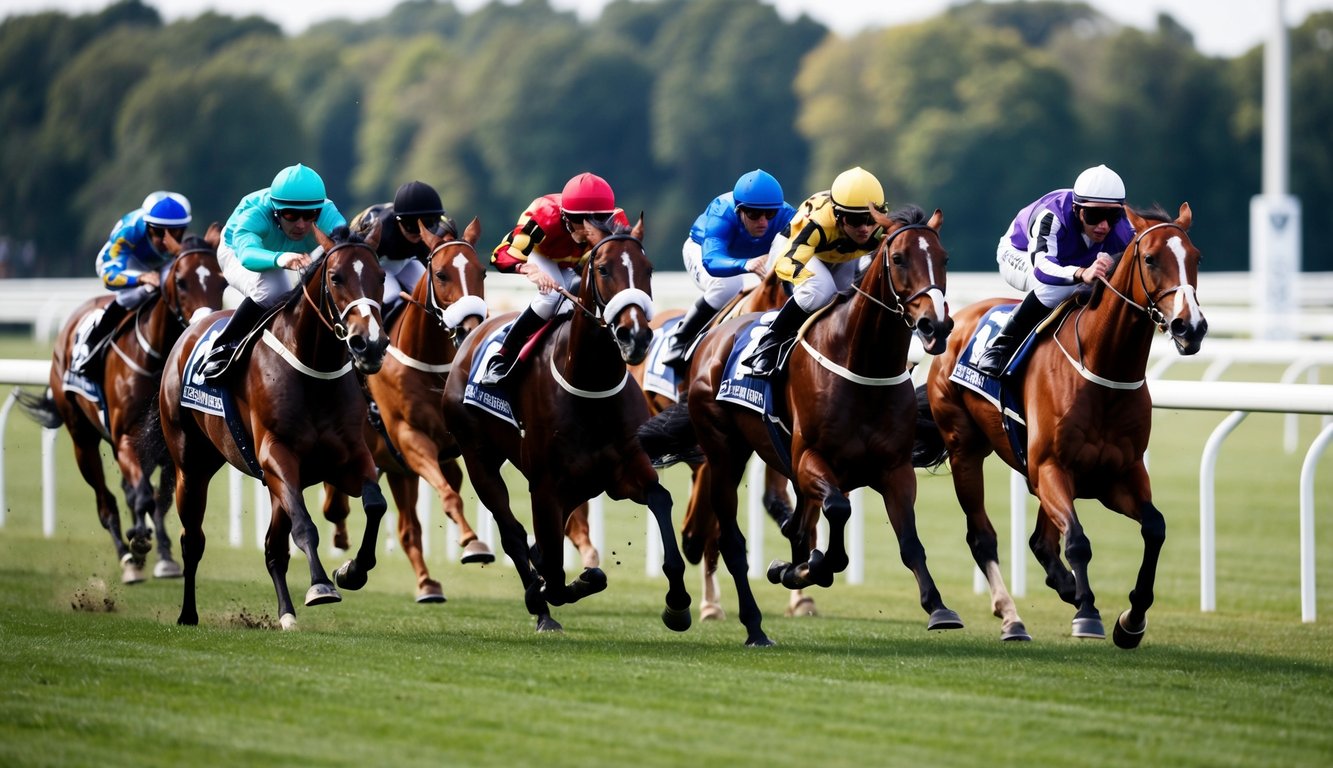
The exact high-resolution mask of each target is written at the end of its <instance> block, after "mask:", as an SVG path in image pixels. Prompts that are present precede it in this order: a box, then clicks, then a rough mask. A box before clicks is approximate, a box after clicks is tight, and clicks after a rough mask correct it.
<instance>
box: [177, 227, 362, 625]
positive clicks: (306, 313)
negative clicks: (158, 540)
mask: <svg viewBox="0 0 1333 768" xmlns="http://www.w3.org/2000/svg"><path fill="white" fill-rule="evenodd" d="M315 235H316V238H317V239H318V241H319V244H320V246H321V247H322V248H323V253H322V254H320V255H319V257H318V258H317V259H316V260H315V261H314V262H312V263H311V264H310V266H309V267H307V268H306V270H305V272H304V274H303V275H301V277H300V279H299V280H298V281H297V285H296V287H294V288H293V289H292V290H291V292H290V293H288V295H287V296H286V297H285V300H283V301H282V302H281V303H280V304H279V305H277V306H276V307H275V308H274V310H273V311H272V312H270V313H269V314H268V315H266V317H265V319H264V320H263V321H262V322H261V323H260V325H259V329H257V332H256V333H257V334H258V335H261V336H262V343H258V344H255V345H254V346H253V347H252V348H249V349H248V350H247V351H246V352H244V353H243V355H242V356H241V357H240V358H239V359H238V360H237V361H236V362H235V363H234V365H236V366H238V367H239V370H236V371H235V372H234V375H233V377H232V379H231V381H230V382H229V383H227V384H226V385H225V389H224V390H221V391H217V392H215V391H211V390H209V389H206V388H205V387H204V386H203V384H202V381H203V380H202V377H201V376H199V375H198V374H197V372H196V369H197V363H198V358H199V357H200V355H199V354H197V353H196V352H195V350H196V348H197V347H199V346H200V345H201V343H203V344H207V345H211V341H212V338H213V337H214V336H216V331H214V330H213V329H214V328H215V327H220V325H221V322H222V319H223V317H222V315H211V316H210V317H209V318H207V319H205V320H204V321H203V322H201V323H199V324H196V325H195V326H193V327H192V328H191V329H190V330H189V331H187V332H186V333H185V334H184V335H183V336H181V338H180V340H179V341H178V342H177V343H176V346H175V347H174V348H173V349H172V351H171V354H170V356H169V357H168V358H167V366H166V373H165V374H164V376H163V378H162V390H161V395H160V398H159V404H160V409H161V422H162V430H161V437H163V438H164V439H165V441H166V445H167V448H168V450H169V451H170V456H171V459H172V461H173V462H174V463H175V466H176V504H177V511H178V514H179V515H180V518H181V523H182V527H183V529H182V532H181V558H182V559H183V560H184V566H185V589H184V597H183V599H182V602H181V612H180V616H179V618H178V619H177V623H179V624H198V623H199V613H198V609H197V606H196V602H195V577H196V574H197V572H198V567H199V560H200V559H201V558H202V557H203V554H204V545H205V536H204V527H203V523H204V512H205V507H206V504H207V501H208V484H209V481H210V480H211V479H212V477H213V475H214V474H215V473H216V472H217V471H218V470H219V469H220V468H221V467H222V465H223V464H227V463H230V464H231V465H232V466H234V467H236V468H238V469H240V470H241V471H243V472H245V473H246V474H249V475H251V476H255V477H259V478H261V479H262V480H263V482H264V484H265V485H266V486H267V487H268V490H269V495H270V499H271V501H272V508H273V516H272V518H271V520H270V522H269V528H268V533H267V535H266V537H265V540H264V560H265V565H266V566H267V568H268V572H269V576H270V577H272V579H273V586H274V588H275V590H276V591H277V597H278V615H279V622H280V624H281V626H282V627H283V628H284V629H291V628H294V627H295V626H296V609H295V608H294V606H293V605H292V599H291V595H290V593H289V592H288V589H287V566H288V563H289V561H290V560H291V551H290V548H289V545H288V536H289V535H290V536H291V539H292V540H293V541H294V542H295V543H296V546H297V547H299V548H300V549H301V550H302V551H304V552H305V555H306V557H307V558H308V559H309V563H310V582H311V585H310V589H309V590H308V591H307V592H306V596H305V604H306V605H320V604H324V603H333V602H338V601H339V600H341V599H342V596H341V595H340V594H339V593H338V590H337V589H336V588H335V587H334V585H333V583H332V582H331V581H330V580H329V577H328V575H327V573H326V572H325V570H324V566H323V565H322V564H321V563H320V560H319V532H318V530H317V529H316V527H315V525H314V523H313V521H312V520H311V518H310V513H309V512H308V511H307V509H306V506H305V502H304V500H303V498H302V494H301V492H302V490H303V489H304V488H307V487H309V486H311V485H314V484H316V483H320V482H328V483H331V484H332V485H333V486H334V487H336V488H337V489H338V490H339V491H341V492H343V493H346V494H349V495H353V496H360V497H361V500H362V506H363V507H364V509H365V513H366V519H367V522H366V529H365V534H364V536H363V538H362V541H361V546H360V549H359V550H358V551H357V553H356V557H355V559H353V560H349V561H347V562H346V563H345V564H343V566H342V567H341V568H339V569H338V571H337V573H336V577H337V581H338V586H341V587H343V588H345V589H359V588H360V587H361V586H363V585H364V584H365V582H366V574H367V572H368V571H369V570H370V569H371V568H373V567H374V566H375V541H376V536H377V534H378V531H379V523H380V518H381V517H382V516H383V515H384V511H385V508H386V507H387V504H386V502H385V499H384V494H383V493H381V492H380V489H379V485H378V484H377V478H376V470H375V462H374V459H373V458H372V457H371V455H370V451H369V450H368V449H367V448H366V444H365V440H364V438H363V437H362V429H363V426H364V424H365V421H366V400H365V396H364V395H363V394H362V393H361V390H360V387H359V386H358V384H357V379H356V376H355V375H353V373H352V369H353V368H354V367H355V368H356V369H357V370H358V371H360V372H361V373H364V374H373V373H375V372H376V371H378V370H379V369H380V366H381V364H382V363H383V361H384V355H385V349H386V348H387V347H388V345H389V341H388V337H387V335H386V334H385V333H384V330H383V323H382V320H381V317H380V302H381V300H382V298H383V295H384V270H383V268H381V267H380V264H379V259H378V258H377V257H376V255H375V244H376V243H375V238H373V237H372V238H371V239H370V240H369V241H363V240H362V239H361V238H360V237H359V236H355V235H349V234H347V233H346V231H345V230H343V229H341V228H339V229H338V230H334V232H333V235H334V236H333V238H330V237H329V236H328V235H325V234H324V233H323V232H320V231H319V230H318V229H316V230H315ZM261 332H262V333H261ZM252 335H256V334H252ZM202 351H203V350H200V352H202ZM187 365H188V366H189V367H188V368H187ZM183 394H184V395H185V396H187V397H188V398H189V399H190V400H191V402H192V403H197V402H200V401H210V402H211V401H217V402H218V403H219V404H226V403H227V401H230V405H232V406H234V408H232V409H228V410H229V411H230V412H229V413H227V415H216V414H215V413H212V412H204V411H202V410H198V409H197V408H195V407H193V406H187V405H184V404H183V402H182V395H183ZM219 410H221V409H219Z"/></svg>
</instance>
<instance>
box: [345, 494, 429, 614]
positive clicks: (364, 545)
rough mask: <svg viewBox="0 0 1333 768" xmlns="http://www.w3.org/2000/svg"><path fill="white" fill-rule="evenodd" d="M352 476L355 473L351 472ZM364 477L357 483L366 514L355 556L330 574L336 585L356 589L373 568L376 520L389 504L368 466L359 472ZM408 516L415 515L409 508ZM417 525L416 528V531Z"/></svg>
mask: <svg viewBox="0 0 1333 768" xmlns="http://www.w3.org/2000/svg"><path fill="white" fill-rule="evenodd" d="M353 476H355V475H353ZM361 476H362V477H365V478H366V479H365V480H364V481H363V482H362V483H361V493H360V494H359V495H360V497H361V509H362V511H363V512H365V514H366V528H365V531H363V532H362V534H361V546H360V547H358V548H357V550H356V557H354V558H352V559H351V560H348V561H347V562H345V563H343V564H342V566H341V567H340V568H338V571H337V573H335V574H334V577H335V578H336V579H337V581H338V586H340V587H343V588H344V589H353V590H355V589H360V588H362V587H364V586H365V585H366V580H367V579H368V578H369V577H370V572H371V571H372V570H374V568H375V563H376V560H375V550H376V548H377V547H378V545H379V535H380V522H381V521H382V520H383V519H384V513H385V511H386V510H388V508H389V502H387V501H385V500H384V492H383V491H381V490H380V484H379V482H378V480H377V479H376V477H375V472H374V470H373V469H371V470H370V471H369V472H367V473H363V474H362V475H361ZM412 519H413V520H415V519H416V512H415V510H413V512H412ZM419 533H420V529H419V528H418V534H419Z"/></svg>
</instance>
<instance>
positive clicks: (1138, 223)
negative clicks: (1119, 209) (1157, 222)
mask: <svg viewBox="0 0 1333 768" xmlns="http://www.w3.org/2000/svg"><path fill="white" fill-rule="evenodd" d="M1125 218H1127V219H1129V223H1130V225H1131V226H1132V227H1134V231H1135V232H1142V231H1144V230H1145V229H1147V228H1148V222H1146V221H1144V220H1143V217H1142V216H1140V215H1138V214H1137V213H1135V212H1134V209H1133V208H1130V207H1129V206H1128V205H1127V206H1125Z"/></svg>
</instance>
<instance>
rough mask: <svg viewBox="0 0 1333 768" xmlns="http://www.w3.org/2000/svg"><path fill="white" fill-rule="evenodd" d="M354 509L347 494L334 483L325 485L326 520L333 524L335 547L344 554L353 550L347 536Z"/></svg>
mask: <svg viewBox="0 0 1333 768" xmlns="http://www.w3.org/2000/svg"><path fill="white" fill-rule="evenodd" d="M351 511H352V507H351V505H350V504H349V503H348V501H347V494H345V493H343V492H342V491H340V490H338V488H337V486H335V485H333V484H332V483H325V484H324V519H325V520H327V521H329V522H330V523H332V524H333V547H334V549H340V550H342V551H344V552H346V551H347V550H349V549H351V548H352V545H351V540H350V539H349V537H348V535H347V516H348V515H349V514H351Z"/></svg>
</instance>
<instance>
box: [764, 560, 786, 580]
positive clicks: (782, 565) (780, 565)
mask: <svg viewBox="0 0 1333 768" xmlns="http://www.w3.org/2000/svg"><path fill="white" fill-rule="evenodd" d="M790 568H791V563H789V562H787V561H786V560H774V561H773V562H771V563H769V564H768V582H769V583H770V584H781V583H782V582H783V579H784V577H785V576H786V573H787V570H788V569H790Z"/></svg>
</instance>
